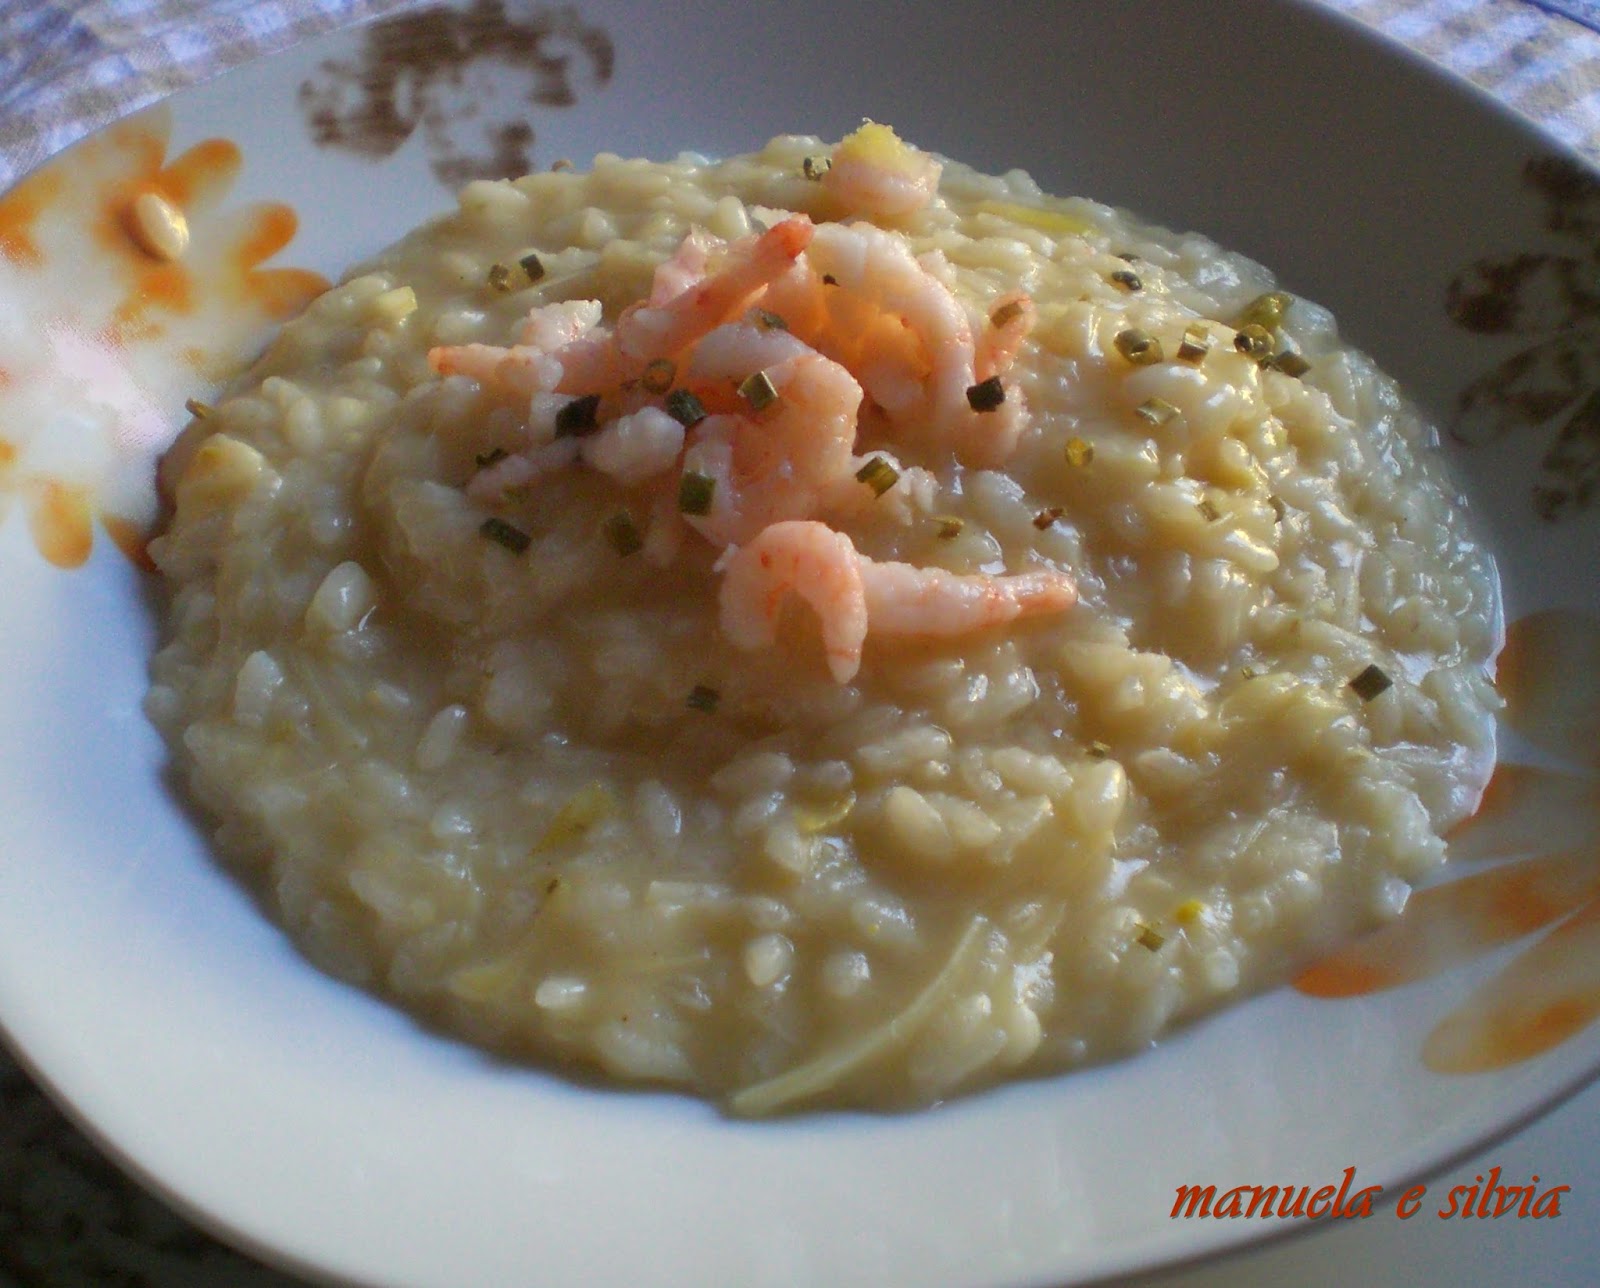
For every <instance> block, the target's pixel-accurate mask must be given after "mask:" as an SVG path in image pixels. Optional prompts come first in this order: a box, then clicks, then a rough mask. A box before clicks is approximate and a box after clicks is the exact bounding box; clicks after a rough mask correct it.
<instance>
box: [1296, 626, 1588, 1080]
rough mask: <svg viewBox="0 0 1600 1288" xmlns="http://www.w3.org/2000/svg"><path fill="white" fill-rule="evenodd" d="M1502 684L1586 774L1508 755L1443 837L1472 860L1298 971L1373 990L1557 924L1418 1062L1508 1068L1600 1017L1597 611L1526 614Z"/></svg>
mask: <svg viewBox="0 0 1600 1288" xmlns="http://www.w3.org/2000/svg"><path fill="white" fill-rule="evenodd" d="M1498 682H1499V687H1500V690H1501V692H1502V693H1503V694H1504V695H1505V698H1506V710H1505V713H1504V716H1503V719H1504V722H1505V724H1506V725H1507V726H1508V727H1509V728H1510V729H1511V730H1512V731H1514V732H1515V733H1516V734H1518V735H1520V736H1521V737H1522V738H1523V739H1524V740H1525V741H1526V742H1527V743H1529V744H1531V745H1532V746H1533V747H1534V748H1536V749H1537V750H1539V751H1541V752H1544V753H1548V754H1549V755H1551V756H1554V757H1558V758H1560V759H1562V760H1565V761H1568V762H1569V763H1570V764H1571V766H1572V767H1573V768H1577V769H1581V770H1582V771H1583V772H1577V773H1573V772H1567V771H1564V770H1558V769H1553V768H1549V767H1547V766H1545V765H1526V764H1508V763H1502V764H1501V765H1500V767H1499V768H1498V769H1496V771H1495V774H1494V777H1493V779H1492V780H1491V781H1490V783H1489V789H1488V791H1487V792H1485V793H1484V797H1483V800H1482V802H1481V803H1480V804H1479V807H1478V810H1477V812H1476V813H1475V814H1474V815H1473V816H1472V817H1471V818H1469V819H1467V820H1466V821H1465V822H1464V823H1463V824H1462V825H1461V826H1460V827H1459V828H1457V829H1456V831H1455V832H1454V833H1453V834H1452V836H1451V837H1450V847H1451V855H1452V858H1454V859H1456V860H1457V861H1465V862H1467V863H1471V864H1473V865H1474V870H1473V871H1472V872H1471V873H1470V874H1469V875H1467V876H1463V877H1461V878H1459V879H1457V880H1454V881H1449V882H1445V883H1444V884H1441V885H1436V886H1432V887H1430V888H1428V889H1426V890H1423V891H1421V892H1419V893H1418V894H1416V895H1415V896H1413V897H1412V899H1411V903H1410V905H1409V906H1408V907H1407V909H1406V912H1405V915H1404V916H1403V917H1402V918H1401V919H1400V920H1399V921H1397V922H1395V923H1393V924H1392V925H1389V926H1386V927H1385V928H1384V929H1382V930H1380V931H1378V932H1377V933H1375V934H1372V935H1369V936H1367V937H1366V938H1365V939H1360V940H1357V941H1356V942H1355V943H1353V944H1351V945H1349V946H1348V947H1346V948H1344V949H1341V950H1340V951H1338V952H1336V953H1334V954H1333V955H1332V956H1330V957H1327V958H1325V959H1323V960H1322V961H1320V962H1318V963H1316V964H1315V965H1313V966H1312V967H1310V968H1309V969H1308V970H1306V971H1305V972H1303V973H1302V974H1301V975H1300V977H1299V978H1298V979H1297V980H1296V981H1295V987H1297V988H1298V989H1299V990H1300V991H1301V992H1302V993H1306V994H1309V995H1311V996H1313V997H1323V998H1337V997H1355V996H1361V995H1364V994H1368V993H1376V992H1381V991H1382V990H1384V989H1389V988H1398V987H1400V986H1402V985H1404V984H1410V983H1413V982H1415V981H1417V980H1421V979H1427V978H1430V977H1432V976H1435V975H1439V974H1442V973H1444V972H1445V971H1448V970H1450V969H1452V968H1454V967H1457V966H1461V965H1463V964H1465V963H1467V962H1469V961H1471V960H1472V959H1474V958H1476V957H1480V956H1482V955H1484V954H1486V953H1488V952H1490V951H1492V950H1493V949H1496V948H1499V947H1501V946H1503V945H1509V944H1511V943H1513V942H1514V941H1516V940H1519V939H1522V938H1524V937H1526V936H1528V935H1530V934H1533V933H1535V932H1537V931H1541V930H1546V928H1547V927H1553V929H1549V930H1548V931H1547V933H1545V934H1544V935H1542V936H1541V937H1539V938H1538V939H1536V940H1534V941H1533V942H1532V943H1531V944H1529V945H1527V946H1526V947H1524V948H1523V949H1522V950H1521V951H1520V952H1517V953H1516V954H1515V955H1514V956H1513V957H1512V959H1511V961H1510V962H1509V963H1507V964H1506V965H1505V966H1504V967H1502V968H1501V969H1499V970H1498V971H1496V972H1495V973H1494V974H1493V975H1491V976H1490V977H1489V978H1488V979H1487V980H1486V981H1484V982H1483V983H1482V984H1480V985H1479V986H1478V987H1477V988H1476V989H1474V990H1473V991H1471V992H1470V993H1469V994H1468V995H1467V997H1466V998H1465V999H1464V1000H1463V1001H1462V1002H1461V1003H1460V1004H1459V1005H1458V1006H1456V1008H1455V1009H1454V1010H1452V1011H1451V1012H1450V1013H1449V1014H1448V1015H1446V1016H1445V1017H1444V1018H1443V1019H1442V1020H1440V1021H1439V1023H1438V1024H1437V1025H1435V1027H1434V1028H1433V1030H1432V1032H1430V1033H1429V1034H1428V1035H1427V1037H1426V1038H1425V1039H1424V1041H1423V1044H1422V1063H1423V1064H1424V1065H1425V1066H1426V1067H1427V1068H1429V1069H1432V1070H1434V1071H1435V1072H1437V1073H1454V1074H1463V1073H1485V1072H1489V1071H1492V1070H1496V1069H1504V1068H1507V1067H1509V1066H1511V1065H1514V1064H1518V1063H1520V1062H1521V1061H1524V1060H1530V1059H1532V1058H1533V1057H1535V1056H1537V1055H1541V1054H1543V1053H1544V1052H1546V1051H1549V1050H1551V1049H1553V1048H1554V1047H1556V1046H1559V1045H1560V1044H1561V1043H1563V1042H1565V1041H1566V1040H1567V1039H1569V1038H1571V1037H1573V1036H1575V1035H1576V1034H1578V1033H1580V1032H1582V1031H1583V1030H1584V1029H1586V1028H1587V1027H1588V1026H1589V1025H1590V1024H1592V1023H1594V1022H1595V1020H1596V1019H1600V777H1597V776H1596V773H1595V771H1596V770H1600V620H1596V619H1595V618H1592V617H1588V616H1585V615H1583V614H1579V613H1575V612H1569V611H1566V610H1561V609H1554V610H1549V611H1545V612H1539V613H1534V614H1532V615H1530V616H1528V617H1524V618H1522V619H1521V620H1520V621H1518V622H1516V623H1514V624H1513V625H1512V626H1511V628H1510V630H1509V632H1508V633H1507V639H1506V647H1505V649H1504V651H1503V652H1502V653H1501V655H1500V663H1499V675H1498ZM1496 860H1506V861H1502V862H1498V863H1497V862H1496Z"/></svg>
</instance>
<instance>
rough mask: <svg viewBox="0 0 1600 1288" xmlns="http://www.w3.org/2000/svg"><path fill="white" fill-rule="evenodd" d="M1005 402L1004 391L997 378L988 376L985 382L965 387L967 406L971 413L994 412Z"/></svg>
mask: <svg viewBox="0 0 1600 1288" xmlns="http://www.w3.org/2000/svg"><path fill="white" fill-rule="evenodd" d="M1005 400H1006V390H1005V386H1004V385H1002V384H1001V383H1000V377H999V376H990V377H989V378H988V379H987V380H980V381H979V382H978V383H977V384H975V385H968V386H967V406H969V407H971V408H972V410H973V411H994V410H995V409H996V408H997V407H999V406H1000V404H1001V403H1003V402H1005Z"/></svg>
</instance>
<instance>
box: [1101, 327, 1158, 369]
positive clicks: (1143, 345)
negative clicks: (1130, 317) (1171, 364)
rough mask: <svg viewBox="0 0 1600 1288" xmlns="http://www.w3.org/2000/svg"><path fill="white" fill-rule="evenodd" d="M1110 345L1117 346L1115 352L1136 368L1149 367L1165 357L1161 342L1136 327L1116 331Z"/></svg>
mask: <svg viewBox="0 0 1600 1288" xmlns="http://www.w3.org/2000/svg"><path fill="white" fill-rule="evenodd" d="M1112 343H1113V344H1115V345H1116V346H1117V352H1118V353H1120V354H1121V355H1122V356H1123V357H1124V358H1126V359H1127V360H1128V361H1129V362H1131V363H1133V365H1134V366H1136V367H1148V366H1151V365H1153V364H1154V363H1157V362H1160V361H1161V360H1162V358H1164V357H1165V356H1166V354H1165V352H1164V351H1163V350H1162V348H1161V341H1160V340H1158V339H1156V338H1155V336H1153V335H1151V334H1150V333H1149V332H1148V331H1141V330H1140V329H1139V328H1138V327H1129V328H1128V329H1127V330H1126V331H1118V332H1117V335H1116V339H1114V340H1113V341H1112Z"/></svg>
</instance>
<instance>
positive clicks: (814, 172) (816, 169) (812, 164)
mask: <svg viewBox="0 0 1600 1288" xmlns="http://www.w3.org/2000/svg"><path fill="white" fill-rule="evenodd" d="M831 169H833V158H832V157H807V158H806V159H805V160H803V161H802V162H801V163H800V173H801V174H803V175H805V177H806V178H808V179H813V180H815V179H820V178H822V176H823V175H825V174H827V173H828V171H829V170H831Z"/></svg>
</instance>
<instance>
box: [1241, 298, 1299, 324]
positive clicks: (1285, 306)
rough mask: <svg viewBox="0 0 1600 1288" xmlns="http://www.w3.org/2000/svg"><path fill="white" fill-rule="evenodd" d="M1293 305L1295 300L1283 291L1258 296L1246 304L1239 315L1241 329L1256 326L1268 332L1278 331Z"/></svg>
mask: <svg viewBox="0 0 1600 1288" xmlns="http://www.w3.org/2000/svg"><path fill="white" fill-rule="evenodd" d="M1292 303H1294V300H1293V298H1292V297H1291V296H1288V295H1285V294H1284V293H1283V292H1282V291H1268V292H1267V293H1266V294H1265V295H1258V296H1256V298H1255V299H1253V300H1251V301H1250V303H1248V304H1246V305H1245V306H1244V309H1243V311H1242V312H1241V313H1240V314H1239V326H1240V329H1241V330H1242V329H1243V328H1244V327H1246V326H1250V325H1254V326H1259V327H1262V328H1263V329H1265V330H1267V331H1276V330H1277V329H1278V328H1279V327H1280V326H1281V325H1283V315H1284V314H1285V313H1286V312H1288V310H1289V305H1290V304H1292Z"/></svg>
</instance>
